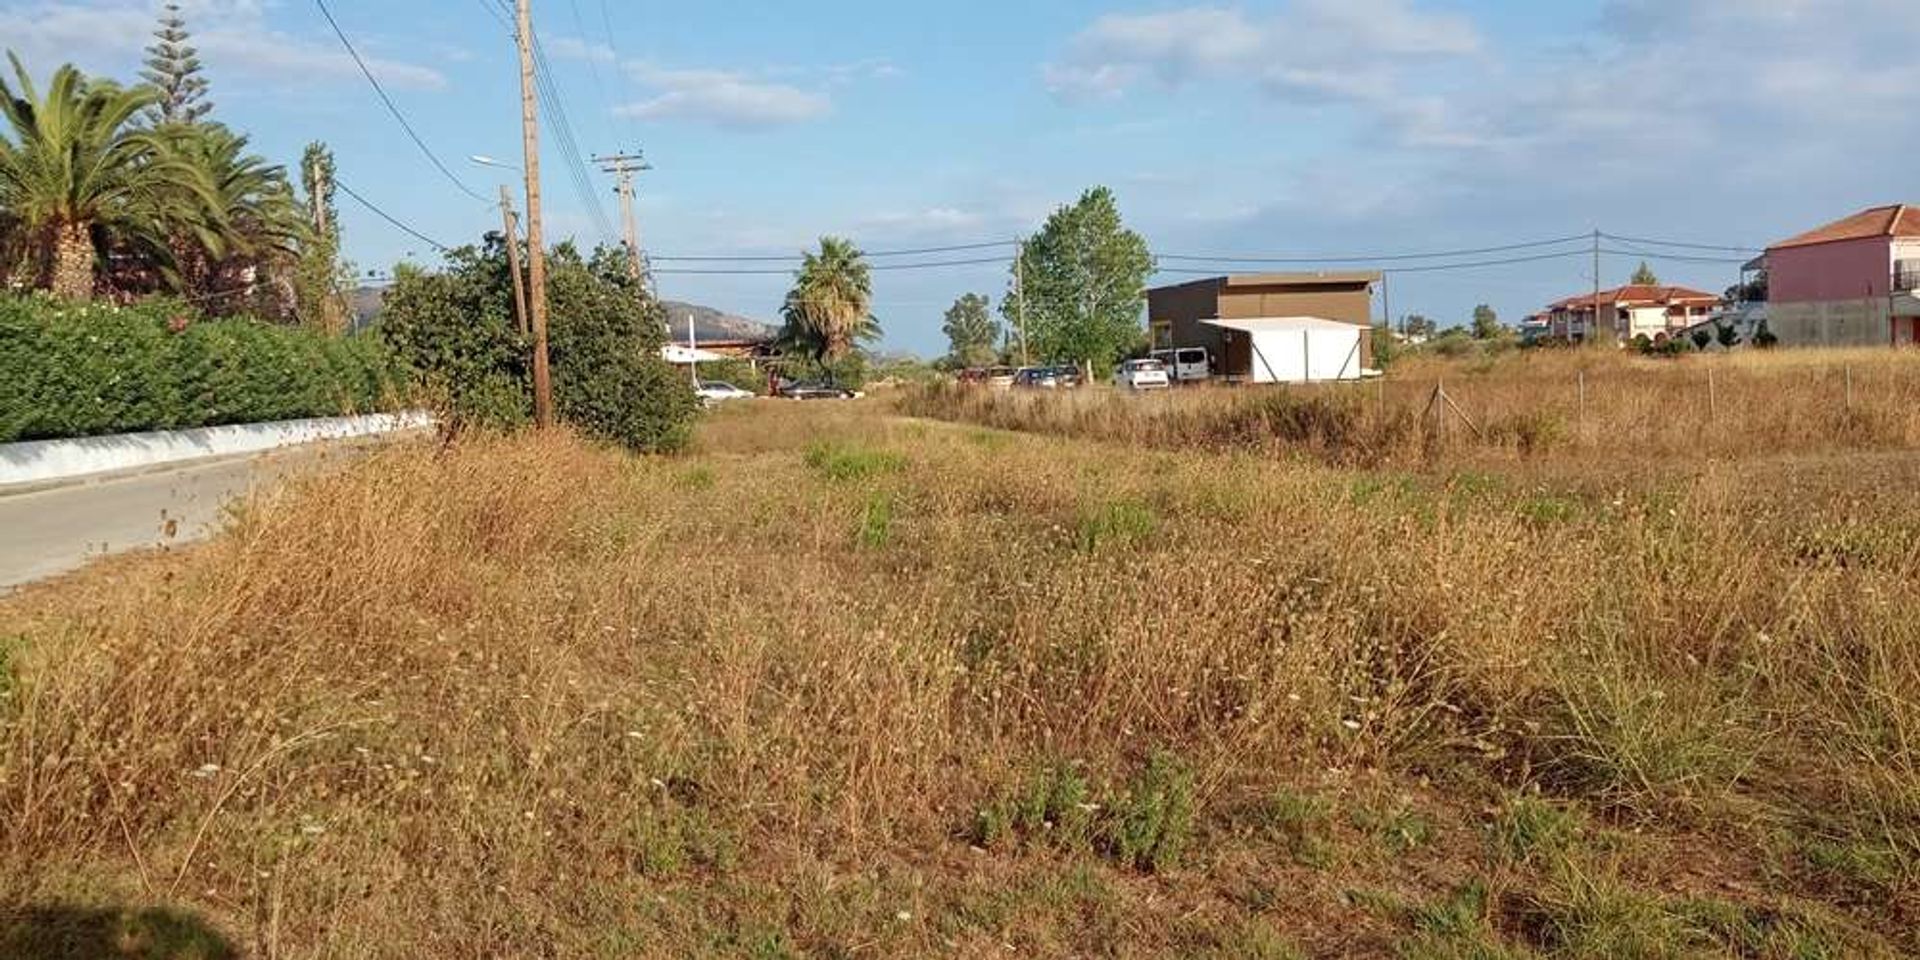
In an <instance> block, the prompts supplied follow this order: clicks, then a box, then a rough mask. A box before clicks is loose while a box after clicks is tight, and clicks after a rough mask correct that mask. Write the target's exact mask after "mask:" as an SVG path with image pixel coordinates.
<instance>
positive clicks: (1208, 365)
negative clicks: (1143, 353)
mask: <svg viewBox="0 0 1920 960" xmlns="http://www.w3.org/2000/svg"><path fill="white" fill-rule="evenodd" d="M1149 356H1151V357H1153V359H1155V360H1158V361H1160V362H1161V363H1164V364H1166V365H1167V377H1168V379H1170V380H1172V381H1173V382H1174V383H1198V382H1200V381H1202V380H1205V379H1207V378H1208V377H1211V376H1213V361H1212V358H1211V357H1209V356H1208V355H1207V348H1206V347H1175V348H1173V349H1171V350H1155V351H1153V353H1151V354H1149Z"/></svg>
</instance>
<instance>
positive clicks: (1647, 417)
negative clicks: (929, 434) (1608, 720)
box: [904, 349, 1920, 465]
mask: <svg viewBox="0 0 1920 960" xmlns="http://www.w3.org/2000/svg"><path fill="white" fill-rule="evenodd" d="M1438 387H1444V390H1445V394H1446V396H1447V397H1449V398H1451V399H1452V401H1453V406H1451V407H1449V406H1448V405H1446V404H1444V403H1442V404H1436V403H1435V402H1434V392H1435V389H1436V388H1438ZM1583 398H1584V399H1583ZM904 406H905V409H907V410H908V411H909V412H912V413H915V414H918V415H922V416H928V417H937V418H941V419H947V420H962V421H967V422H972V423H979V424H984V425H988V426H993V427H999V428H1004V429H1016V430H1029V431H1035V432H1042V433H1058V434H1064V435H1069V436H1078V437H1086V438H1090V439H1098V440H1106V441H1112V442H1123V443H1144V444H1148V445H1153V446H1161V447H1168V448H1174V449H1194V448H1202V449H1231V450H1245V449H1250V448H1251V449H1259V448H1270V449H1273V450H1275V451H1278V452H1281V453H1310V454H1313V455H1317V456H1320V457H1323V458H1325V459H1329V460H1332V461H1334V462H1336V463H1341V464H1366V465H1378V464H1423V463H1433V462H1436V461H1445V462H1454V463H1461V462H1481V463H1490V464H1498V463H1501V462H1505V461H1511V460H1515V459H1527V460H1534V461H1563V462H1567V461H1572V462H1585V461H1592V460H1595V459H1607V460H1616V461H1617V460H1622V459H1640V460H1658V461H1669V462H1671V461H1702V460H1707V459H1727V458H1737V457H1752V456H1774V455H1778V454H1781V453H1789V452H1796V453H1810V452H1823V451H1839V450H1889V449H1906V450H1910V449H1914V448H1915V447H1920V352H1916V351H1902V352H1896V351H1890V350H1831V351H1770V352H1762V351H1745V352H1739V353H1733V354H1695V355H1688V356H1683V357H1679V358H1671V359H1649V358H1642V357H1637V356H1632V355H1629V354H1625V353H1621V352H1618V351H1602V350H1598V349H1587V350H1537V351H1509V352H1506V353H1504V354H1498V355H1494V356H1491V357H1483V358H1475V359H1453V360H1450V359H1445V358H1439V357H1425V356H1420V357H1415V358H1413V359H1409V360H1405V361H1402V362H1400V363H1398V364H1396V365H1395V366H1394V368H1393V370H1392V372H1391V373H1390V374H1389V375H1388V376H1387V377H1386V378H1385V379H1384V380H1379V381H1373V382H1368V383H1362V384H1338V385H1330V384H1317V385H1307V386H1296V387H1245V388H1231V387H1215V388H1203V389H1186V390H1177V391H1173V392H1171V393H1165V394H1154V395H1147V396H1129V395H1126V394H1123V393H1116V392H1113V391H1109V390H1098V389H1096V390H1085V391H1077V392H1073V393H1068V394H1060V395H1051V394H1038V395H1036V394H1023V393H1006V392H993V391H989V390H985V389H982V388H978V387H971V388H970V387H959V386H954V385H945V386H942V385H935V386H933V387H931V388H927V389H922V390H918V391H914V392H912V393H910V394H909V395H908V396H907V398H906V400H905V404H904Z"/></svg>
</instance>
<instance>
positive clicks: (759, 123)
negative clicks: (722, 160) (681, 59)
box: [614, 64, 833, 130]
mask: <svg viewBox="0 0 1920 960" xmlns="http://www.w3.org/2000/svg"><path fill="white" fill-rule="evenodd" d="M628 72H629V73H631V74H632V75H633V77H634V78H635V79H636V80H638V81H639V82H640V83H641V84H643V85H645V86H647V87H649V88H651V89H652V90H653V91H654V93H653V95H652V96H650V97H648V98H647V99H644V100H641V101H638V102H636V103H630V104H627V105H625V106H621V107H617V108H615V110H614V112H615V113H617V114H620V115H622V116H629V117H639V118H642V119H649V120H659V119H668V118H673V119H684V120H693V121H697V122H701V123H706V124H710V125H712V126H716V127H721V128H724V129H730V130H758V129H766V128H769V127H777V126H785V125H788V124H794V123H801V122H804V121H808V120H816V119H819V118H820V117H824V116H826V115H827V114H829V113H831V112H832V111H833V101H832V99H831V98H829V97H828V96H827V95H826V94H824V93H819V92H815V91H810V90H804V89H801V88H800V87H796V86H793V85H790V84H785V83H776V82H772V81H767V80H760V79H755V78H753V77H750V76H748V75H746V74H742V73H736V72H733V71H729V70H677V69H667V68H662V67H656V66H652V65H650V64H630V65H629V66H628Z"/></svg>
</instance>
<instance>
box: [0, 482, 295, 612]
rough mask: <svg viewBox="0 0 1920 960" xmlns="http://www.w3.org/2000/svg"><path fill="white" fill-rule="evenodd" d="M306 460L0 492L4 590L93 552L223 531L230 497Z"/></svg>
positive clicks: (78, 562)
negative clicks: (221, 529)
mask: <svg viewBox="0 0 1920 960" xmlns="http://www.w3.org/2000/svg"><path fill="white" fill-rule="evenodd" d="M303 459H305V458H303V457H299V456H284V455H276V456H273V457H258V456H255V457H245V458H235V459H228V460H215V461H209V462H203V463H197V464H191V465H188V466H185V467H180V468H176V469H171V470H167V471H165V472H156V473H141V474H133V475H127V476H118V477H111V478H107V479H100V480H93V481H86V482H82V483H78V484H74V485H70V486H63V487H54V488H49V489H42V490H35V491H31V492H27V493H14V494H0V593H4V592H6V591H7V590H9V589H11V588H13V587H17V586H19V585H21V584H23V583H30V582H32V581H35V580H40V579H44V578H46V577H51V576H54V575H55V574H60V573H65V572H67V571H69V570H73V569H76V568H78V567H81V566H83V565H85V564H86V563H87V562H88V561H89V560H92V559H94V558H95V557H100V556H105V555H107V554H110V553H120V552H122V551H127V550H138V549H142V548H147V547H158V546H163V545H166V544H175V543H184V542H188V541H192V540H198V539H201V538H204V537H207V536H210V535H211V534H213V533H214V532H216V531H218V530H219V528H220V524H221V521H222V518H223V516H224V515H223V513H222V508H223V507H225V506H226V505H227V504H228V503H229V502H231V501H233V500H234V499H235V498H238V497H240V496H243V495H244V494H246V492H247V491H248V490H249V489H250V488H251V487H252V486H253V485H255V484H257V483H264V482H267V481H270V480H273V479H276V478H278V477H280V476H282V475H284V474H285V473H286V472H287V471H288V470H289V469H291V468H292V467H293V465H294V464H295V463H297V462H299V461H300V460H303Z"/></svg>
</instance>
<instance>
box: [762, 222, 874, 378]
mask: <svg viewBox="0 0 1920 960" xmlns="http://www.w3.org/2000/svg"><path fill="white" fill-rule="evenodd" d="M780 316H781V319H782V320H783V321H785V324H784V325H783V326H782V327H781V330H780V336H779V343H780V346H781V349H782V350H783V351H785V352H786V353H788V354H789V355H794V356H799V357H804V358H806V359H808V360H811V361H813V362H814V363H816V364H823V365H828V366H831V365H832V364H834V363H836V362H838V361H840V360H842V359H844V358H846V357H848V356H849V355H851V354H852V353H853V351H854V350H855V349H856V348H857V347H858V346H859V345H860V344H862V343H866V342H869V341H872V340H875V339H878V338H879V336H880V322H879V321H878V320H876V319H874V316H873V272H872V270H871V268H869V267H868V265H867V259H866V256H865V255H864V254H862V253H861V252H860V251H859V249H857V248H856V247H854V245H853V241H851V240H846V239H843V238H840V237H822V238H820V249H819V250H817V251H811V252H808V253H807V254H806V255H805V258H804V259H803V260H802V261H801V264H800V270H799V272H798V273H797V274H795V276H794V283H793V289H792V290H789V291H788V292H787V299H786V302H785V303H784V304H783V305H782V306H781V308H780Z"/></svg>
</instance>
